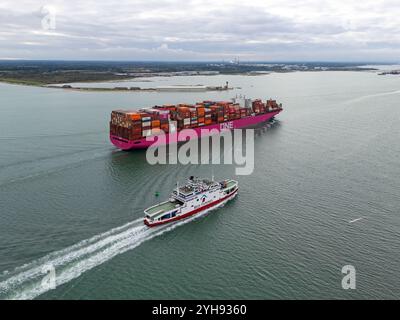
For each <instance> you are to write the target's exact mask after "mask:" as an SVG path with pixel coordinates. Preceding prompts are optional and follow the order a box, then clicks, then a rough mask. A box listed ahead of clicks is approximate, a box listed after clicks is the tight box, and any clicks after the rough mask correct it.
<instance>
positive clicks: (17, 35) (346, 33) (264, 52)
mask: <svg viewBox="0 0 400 320" xmlns="http://www.w3.org/2000/svg"><path fill="white" fill-rule="evenodd" d="M235 57H239V58H240V59H241V60H264V61H279V60H304V61H306V60H308V61H309V60H325V61H327V60H330V61H395V62H398V61H400V58H399V57H400V0H358V1H353V0H262V1H259V0H251V1H228V0H215V1H208V0H204V1H200V0H185V1H178V0H167V1H154V0H143V1H142V0H131V1H128V0H108V1H100V0H99V1H94V0H80V1H75V0H65V1H64V0H58V1H57V0H53V1H41V0H39V1H38V0H36V1H33V0H13V1H10V0H1V2H0V59H18V58H19V59H69V60H79V59H96V60H223V59H224V60H231V59H233V58H235Z"/></svg>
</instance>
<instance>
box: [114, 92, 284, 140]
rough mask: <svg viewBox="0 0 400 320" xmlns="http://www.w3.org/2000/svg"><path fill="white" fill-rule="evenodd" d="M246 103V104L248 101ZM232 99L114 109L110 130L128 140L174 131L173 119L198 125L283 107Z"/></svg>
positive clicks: (182, 124)
mask: <svg viewBox="0 0 400 320" xmlns="http://www.w3.org/2000/svg"><path fill="white" fill-rule="evenodd" d="M246 106H247V104H246ZM246 106H244V105H240V104H238V103H233V102H231V101H203V102H201V103H197V104H196V105H188V104H178V105H163V106H155V107H153V108H151V109H139V110H135V111H130V110H128V111H126V110H125V111H124V110H115V111H113V112H112V113H111V122H110V132H111V134H112V135H115V136H118V137H121V138H123V139H126V140H137V139H141V138H143V137H148V136H153V135H158V134H160V133H162V132H165V133H168V132H170V131H171V128H172V127H171V124H170V120H171V121H176V122H177V129H178V130H182V129H188V128H196V127H201V126H208V125H212V124H217V123H222V122H226V121H231V120H235V119H240V118H244V117H249V116H254V115H258V114H263V113H266V112H273V111H276V110H279V109H281V108H282V105H281V104H277V102H276V101H275V100H271V99H270V100H267V101H266V103H263V102H262V101H261V100H260V99H257V100H253V101H252V103H251V108H250V106H249V107H246Z"/></svg>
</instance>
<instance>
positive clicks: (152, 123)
mask: <svg viewBox="0 0 400 320" xmlns="http://www.w3.org/2000/svg"><path fill="white" fill-rule="evenodd" d="M151 126H152V127H153V128H158V127H160V120H153V121H152V122H151Z"/></svg>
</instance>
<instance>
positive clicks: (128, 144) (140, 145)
mask: <svg viewBox="0 0 400 320" xmlns="http://www.w3.org/2000/svg"><path fill="white" fill-rule="evenodd" d="M279 112H281V110H278V111H273V112H269V113H265V114H260V115H257V116H253V117H246V118H242V119H237V120H232V121H227V122H222V123H218V124H212V125H209V126H202V127H197V128H191V130H195V131H196V133H197V136H198V137H202V136H205V135H206V134H204V132H203V131H202V130H213V129H214V130H217V131H218V132H221V131H224V130H231V129H241V128H246V127H251V126H254V125H257V124H259V123H261V122H265V121H268V120H269V119H271V118H273V117H274V116H276V115H277V114H278V113H279ZM165 137H166V139H165V144H170V143H176V142H177V138H176V137H177V134H176V132H175V133H168V134H166V135H165ZM110 140H111V142H112V143H113V144H114V145H115V146H116V147H117V148H118V149H122V150H131V149H146V148H148V147H150V146H151V145H152V144H153V143H154V142H155V141H156V140H157V139H155V140H154V141H147V140H146V138H142V139H139V140H126V139H123V138H120V137H117V136H114V135H112V134H110ZM160 144H164V143H158V145H160Z"/></svg>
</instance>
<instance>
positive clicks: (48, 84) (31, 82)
mask: <svg viewBox="0 0 400 320" xmlns="http://www.w3.org/2000/svg"><path fill="white" fill-rule="evenodd" d="M324 71H354V72H370V71H379V70H377V69H375V68H361V67H351V68H326V69H306V70H286V69H280V70H274V71H243V72H240V71H237V72H229V73H224V72H219V73H204V74H202V73H201V71H192V72H188V74H185V73H183V74H180V73H181V72H169V73H168V72H165V73H148V74H143V73H142V74H140V75H137V76H130V77H128V75H122V76H121V78H115V74H112V75H111V74H110V77H109V78H108V77H107V75H104V74H102V77H100V78H99V79H85V80H84V79H77V81H73V82H58V83H55V82H51V81H50V82H42V81H35V80H31V79H29V78H28V79H23V78H21V79H13V78H1V77H0V82H1V83H7V84H13V85H21V86H31V87H40V88H51V89H64V90H71V91H84V92H161V91H162V92H166V91H169V92H173V91H175V92H179V91H181V92H182V91H184V92H197V91H226V90H231V89H233V88H230V87H228V88H226V87H225V86H203V87H204V88H202V89H201V90H199V89H198V88H196V86H185V88H183V89H181V90H180V88H179V86H171V88H160V87H154V88H141V87H124V86H120V87H113V88H102V87H73V86H72V85H71V84H73V83H78V82H80V83H99V82H119V83H123V82H129V81H137V80H138V82H141V81H140V79H145V78H154V77H182V76H216V75H243V76H262V75H269V74H271V73H292V72H324ZM83 74H84V72H82V75H83ZM149 81H151V80H149ZM190 87H192V88H190Z"/></svg>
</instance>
